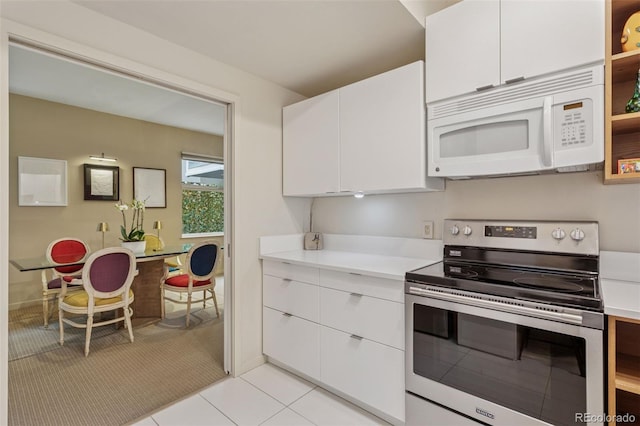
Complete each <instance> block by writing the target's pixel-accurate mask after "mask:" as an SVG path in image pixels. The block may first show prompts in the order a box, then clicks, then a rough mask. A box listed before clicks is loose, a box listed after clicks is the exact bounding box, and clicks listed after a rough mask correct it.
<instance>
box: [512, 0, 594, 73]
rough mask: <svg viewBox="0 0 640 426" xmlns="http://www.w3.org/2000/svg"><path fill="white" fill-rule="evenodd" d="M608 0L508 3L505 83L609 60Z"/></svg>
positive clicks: (520, 0)
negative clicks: (606, 53)
mask: <svg viewBox="0 0 640 426" xmlns="http://www.w3.org/2000/svg"><path fill="white" fill-rule="evenodd" d="M604 6H605V4H604V0H502V2H501V6H500V22H501V29H502V36H501V41H500V43H501V48H502V62H501V63H502V71H501V77H502V82H503V83H504V82H506V81H511V80H517V79H519V78H522V77H524V78H529V77H532V76H536V75H542V74H548V73H552V72H556V71H559V70H563V69H567V68H572V67H576V66H580V65H584V64H588V63H593V62H596V61H604V40H605V36H604V23H605V19H604Z"/></svg>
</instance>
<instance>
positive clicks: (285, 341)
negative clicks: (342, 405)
mask: <svg viewBox="0 0 640 426" xmlns="http://www.w3.org/2000/svg"><path fill="white" fill-rule="evenodd" d="M262 285H263V308H262V310H263V352H264V354H265V355H267V356H269V357H270V358H273V359H274V360H277V361H278V362H279V363H281V364H283V365H284V366H286V367H289V368H291V369H292V370H294V371H297V372H300V373H302V374H304V375H307V376H308V377H310V378H312V379H315V380H316V381H317V382H318V383H319V384H321V385H322V384H325V385H326V387H327V388H329V389H330V390H331V389H335V390H337V391H339V392H342V393H344V394H345V395H347V396H349V397H350V399H351V400H352V401H354V402H358V401H360V402H361V403H362V404H361V405H363V406H364V408H370V409H371V411H373V412H374V414H378V415H380V416H382V417H385V419H386V420H391V421H393V422H394V423H402V422H404V393H405V389H404V303H403V302H404V297H403V296H404V294H403V283H402V282H399V281H394V280H389V279H383V278H376V277H369V276H366V275H363V274H350V273H346V272H338V271H332V270H326V269H318V268H313V267H308V266H300V265H291V264H287V263H282V262H274V261H266V260H265V261H264V262H263V276H262ZM393 419H396V420H393Z"/></svg>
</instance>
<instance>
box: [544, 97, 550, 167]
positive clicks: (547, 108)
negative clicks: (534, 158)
mask: <svg viewBox="0 0 640 426" xmlns="http://www.w3.org/2000/svg"><path fill="white" fill-rule="evenodd" d="M552 103H553V97H551V96H547V97H545V98H544V102H543V104H542V164H544V165H545V166H547V167H551V165H552V158H551V152H552V144H553V126H552V124H553V123H552V122H551V120H552V118H553V116H552V115H551V112H552V109H551V107H552Z"/></svg>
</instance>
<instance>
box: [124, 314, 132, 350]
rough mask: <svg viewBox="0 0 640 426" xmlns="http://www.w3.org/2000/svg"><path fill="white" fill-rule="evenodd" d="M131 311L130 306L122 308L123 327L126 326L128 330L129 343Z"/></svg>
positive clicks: (130, 336)
mask: <svg viewBox="0 0 640 426" xmlns="http://www.w3.org/2000/svg"><path fill="white" fill-rule="evenodd" d="M132 313H133V312H132V311H131V308H129V307H126V308H124V323H125V327H127V330H129V339H130V340H131V343H133V327H132V326H131V314H132Z"/></svg>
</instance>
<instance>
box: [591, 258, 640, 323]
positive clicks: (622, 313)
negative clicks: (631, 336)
mask: <svg viewBox="0 0 640 426" xmlns="http://www.w3.org/2000/svg"><path fill="white" fill-rule="evenodd" d="M600 288H601V289H602V298H603V299H604V313H605V314H607V315H615V316H619V317H625V318H633V319H640V253H624V252H613V251H602V252H600Z"/></svg>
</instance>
